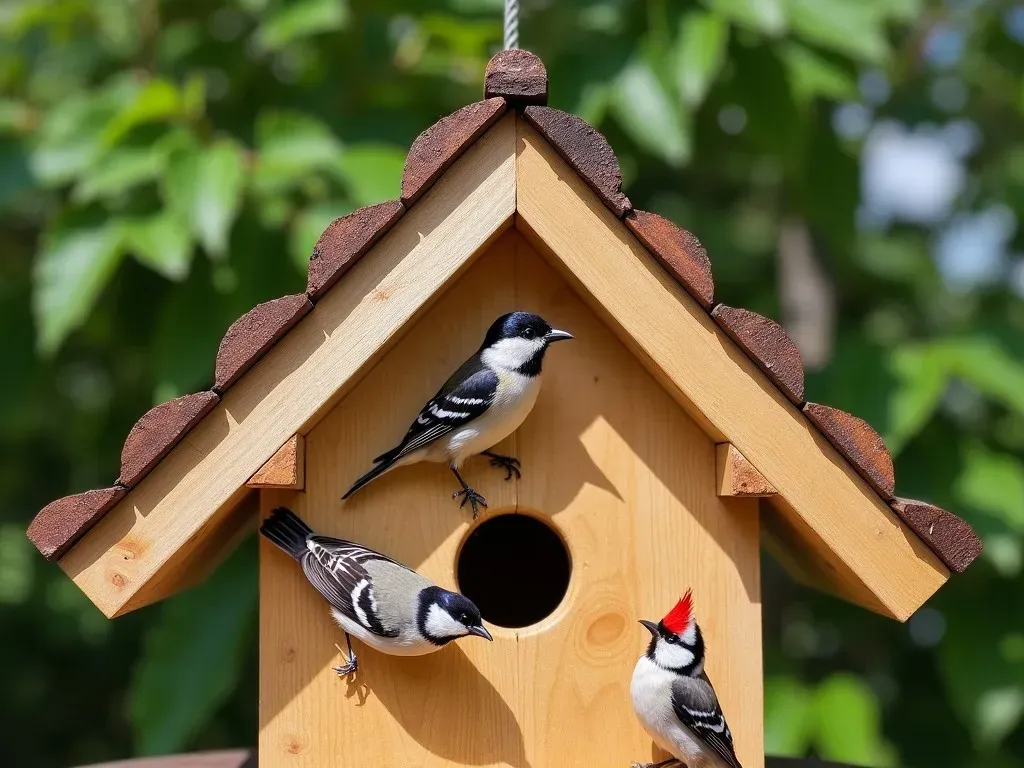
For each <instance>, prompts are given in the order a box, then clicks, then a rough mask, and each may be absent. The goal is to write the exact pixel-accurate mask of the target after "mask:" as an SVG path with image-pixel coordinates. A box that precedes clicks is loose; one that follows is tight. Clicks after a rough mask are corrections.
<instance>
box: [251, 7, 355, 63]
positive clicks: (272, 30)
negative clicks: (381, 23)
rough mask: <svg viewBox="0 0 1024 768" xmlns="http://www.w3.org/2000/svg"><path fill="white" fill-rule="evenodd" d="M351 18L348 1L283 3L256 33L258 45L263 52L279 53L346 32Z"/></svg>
mask: <svg viewBox="0 0 1024 768" xmlns="http://www.w3.org/2000/svg"><path fill="white" fill-rule="evenodd" d="M348 17H349V8H348V2H347V0H295V2H291V3H282V4H281V6H280V7H279V9H278V10H277V11H275V12H274V13H272V14H270V15H269V17H268V18H267V19H266V20H265V21H264V22H263V23H262V24H261V25H260V26H259V29H257V30H256V42H257V44H258V45H259V46H260V48H262V49H263V50H266V51H274V50H278V49H279V48H283V47H284V46H286V45H287V44H288V43H291V42H293V41H295V40H299V39H301V38H304V37H310V36H311V35H319V34H323V33H324V32H332V31H337V30H339V29H343V28H344V27H345V24H346V22H347V21H348Z"/></svg>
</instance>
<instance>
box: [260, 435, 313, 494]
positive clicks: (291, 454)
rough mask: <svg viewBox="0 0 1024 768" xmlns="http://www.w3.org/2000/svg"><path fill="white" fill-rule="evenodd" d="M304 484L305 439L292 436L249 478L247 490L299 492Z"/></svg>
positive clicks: (300, 436) (299, 436)
mask: <svg viewBox="0 0 1024 768" xmlns="http://www.w3.org/2000/svg"><path fill="white" fill-rule="evenodd" d="M305 482H306V438H305V437H303V436H302V435H298V434H295V435H292V436H291V437H289V438H288V441H287V442H286V443H285V444H284V445H282V446H281V447H280V448H278V449H277V453H275V454H274V455H273V456H271V457H270V458H269V459H268V460H267V463H266V464H264V465H263V466H262V467H260V468H259V469H258V470H256V473H255V474H254V475H253V476H252V477H250V478H249V482H247V483H246V486H247V487H249V488H281V489H286V490H290V491H301V490H302V488H303V486H304V485H305Z"/></svg>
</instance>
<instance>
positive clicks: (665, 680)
mask: <svg viewBox="0 0 1024 768" xmlns="http://www.w3.org/2000/svg"><path fill="white" fill-rule="evenodd" d="M640 623H641V624H643V625H644V626H645V627H647V629H648V630H649V631H650V633H651V635H652V637H651V643H650V645H648V646H647V652H646V653H644V655H643V656H641V657H640V659H639V660H638V661H637V663H636V668H635V669H634V670H633V682H632V685H631V686H630V693H631V694H632V697H633V709H634V710H635V711H636V714H637V717H638V718H639V719H640V723H641V724H642V725H643V727H644V729H645V730H646V731H647V733H649V734H650V735H651V738H652V739H654V742H655V743H656V744H657V745H658V746H659V747H661V748H662V749H663V750H665V751H666V752H668V753H669V754H670V755H672V759H671V760H665V761H664V762H661V763H644V764H641V763H633V766H634V768H654V766H655V765H657V766H669V765H685V766H686V768H740V763H739V761H738V760H737V759H736V751H735V749H734V748H733V744H732V732H731V731H730V730H729V726H728V725H726V722H725V716H724V715H723V714H722V708H721V707H720V706H719V704H718V696H716V695H715V689H714V688H712V687H711V681H710V680H708V676H707V675H706V674H705V673H704V638H703V636H702V635H701V632H700V627H698V626H697V621H696V619H694V616H693V596H692V594H691V593H690V590H687V591H686V594H685V595H683V598H682V599H681V600H680V601H679V602H678V603H676V605H675V607H674V608H673V609H672V610H671V611H669V613H668V615H667V616H665V618H663V619H662V620H661V621H659V622H658V623H657V624H655V623H654V622H653V621H643V620H641V621H640Z"/></svg>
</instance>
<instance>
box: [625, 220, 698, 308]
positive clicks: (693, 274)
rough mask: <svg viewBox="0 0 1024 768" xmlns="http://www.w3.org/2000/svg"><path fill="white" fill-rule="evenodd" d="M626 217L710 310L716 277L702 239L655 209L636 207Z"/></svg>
mask: <svg viewBox="0 0 1024 768" xmlns="http://www.w3.org/2000/svg"><path fill="white" fill-rule="evenodd" d="M625 221H626V226H627V227H629V228H630V230H631V231H632V232H633V234H634V235H636V236H637V238H639V240H640V242H642V243H643V244H644V246H645V247H646V248H647V250H648V251H650V252H651V254H652V255H653V256H654V257H655V258H656V259H657V260H658V261H659V262H661V265H662V266H663V267H664V268H665V269H667V270H668V271H669V273H670V274H671V275H672V276H673V277H675V279H676V281H677V282H678V283H679V284H680V285H681V286H683V288H685V289H686V290H687V291H688V292H689V294H690V295H691V296H693V298H695V299H696V300H697V301H698V302H700V305H701V306H702V307H704V309H706V310H709V311H710V309H711V307H713V306H714V303H715V281H714V278H713V277H712V276H711V259H709V258H708V252H707V251H706V250H704V246H703V245H701V244H700V240H698V239H697V237H696V236H695V235H693V234H692V233H690V232H687V231H686V230H685V229H683V228H682V227H677V226H676V225H675V224H673V223H672V222H671V221H669V220H668V219H666V218H665V217H664V216H659V215H658V214H656V213H648V212H647V211H638V210H635V209H634V210H632V211H630V212H629V213H627V214H626V218H625Z"/></svg>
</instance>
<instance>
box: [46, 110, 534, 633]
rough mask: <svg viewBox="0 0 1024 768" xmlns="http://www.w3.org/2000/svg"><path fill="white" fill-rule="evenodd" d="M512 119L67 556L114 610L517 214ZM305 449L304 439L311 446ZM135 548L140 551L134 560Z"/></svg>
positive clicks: (126, 606)
mask: <svg viewBox="0 0 1024 768" xmlns="http://www.w3.org/2000/svg"><path fill="white" fill-rule="evenodd" d="M514 131H515V126H514V122H513V118H512V117H511V116H510V117H509V118H507V119H506V120H504V121H499V122H498V123H497V124H496V125H495V126H494V128H492V129H491V131H490V132H489V133H488V134H487V135H486V136H484V137H483V138H482V139H481V140H480V141H478V142H476V143H475V144H474V145H473V146H472V147H471V148H470V149H469V151H468V152H466V154H464V155H463V156H462V157H461V158H459V160H458V161H457V162H456V163H455V165H453V166H452V168H451V169H450V170H449V172H448V173H447V174H445V176H444V177H443V178H442V179H441V180H440V181H438V183H437V184H435V185H434V186H433V187H432V188H431V190H430V192H428V193H427V194H426V195H424V197H423V199H422V200H420V202H419V203H417V205H416V206H415V208H414V210H413V211H410V212H409V213H408V214H407V215H406V216H405V217H403V218H402V219H401V220H399V222H398V223H397V224H396V225H395V226H394V228H392V229H391V231H390V232H389V233H388V234H387V236H385V238H384V239H383V240H382V241H381V242H380V243H378V244H377V245H376V246H375V247H374V248H373V249H372V251H370V253H368V254H367V255H366V256H365V257H363V258H362V259H360V260H359V262H358V263H357V264H356V265H355V266H354V267H353V268H352V269H351V271H350V272H349V273H348V275H346V277H345V279H344V280H342V281H341V282H340V283H338V284H337V285H336V286H335V287H334V288H333V289H332V290H331V291H330V292H329V293H327V294H326V295H324V296H323V297H322V298H321V299H320V301H319V302H318V303H317V305H316V308H315V309H314V311H313V312H311V313H309V314H308V315H307V316H306V317H305V318H303V319H302V321H300V322H299V324H298V325H297V326H296V327H295V328H294V329H292V331H291V332H290V333H289V334H288V335H287V336H285V337H284V338H283V339H281V341H279V342H278V343H277V344H275V345H274V347H273V348H272V349H271V350H270V351H269V352H268V353H267V354H266V355H265V356H264V357H263V358H262V359H261V360H260V361H259V362H258V363H257V364H256V366H255V367H254V368H253V369H252V370H251V371H249V373H248V374H247V375H246V376H244V377H243V378H242V380H241V381H239V382H238V383H237V384H236V385H235V386H233V387H232V388H231V389H229V390H228V392H227V393H226V394H225V396H224V398H223V400H222V401H221V403H220V404H219V405H218V406H217V407H216V408H215V409H214V410H213V411H212V412H211V413H210V414H209V415H208V416H207V417H206V418H205V419H203V421H202V422H201V423H200V424H198V425H197V426H196V427H195V428H194V429H193V430H192V431H191V432H190V433H189V434H188V435H187V436H186V438H185V440H183V441H182V442H181V443H180V444H179V445H178V446H176V447H175V449H174V450H172V451H171V453H170V454H169V455H168V456H167V457H166V458H165V459H164V460H163V461H162V462H160V464H159V465H158V466H157V467H156V468H155V469H154V471H153V472H152V473H150V475H149V476H148V477H146V479H145V480H144V481H143V482H142V483H141V484H140V485H139V486H138V487H137V488H135V489H134V490H133V491H132V492H131V493H130V494H128V496H127V497H125V499H123V500H122V501H121V502H120V503H119V504H118V505H117V506H116V507H115V508H114V509H112V510H111V511H110V512H108V513H107V514H106V515H105V516H104V518H103V519H102V520H101V521H100V522H99V523H97V525H96V526H95V527H94V528H93V529H92V530H91V531H90V532H89V533H88V534H87V535H86V536H85V537H84V538H83V539H82V540H81V541H80V542H79V543H78V544H77V545H76V546H75V547H73V548H72V549H71V551H69V552H68V553H67V554H66V555H65V556H64V557H62V558H61V560H60V565H61V567H62V568H63V569H64V571H65V572H66V573H67V574H68V575H69V576H71V577H72V578H73V579H74V580H75V583H76V584H78V585H79V587H80V588H81V589H82V590H83V591H84V592H85V593H86V594H87V595H88V596H89V598H90V599H91V600H92V601H93V602H94V603H96V605H97V606H98V607H99V608H100V609H101V610H102V611H103V612H104V613H105V614H107V615H108V616H113V615H117V614H119V613H122V612H124V611H126V610H131V609H132V608H133V607H137V605H139V604H145V602H146V601H147V599H148V598H149V596H148V595H147V594H146V592H145V589H146V585H147V584H148V583H149V582H150V581H152V580H154V579H156V580H157V581H159V576H160V572H161V570H162V568H163V567H164V565H165V564H167V563H168V561H170V560H171V559H172V558H176V557H187V554H188V550H190V549H191V548H194V547H195V546H197V544H198V543H199V542H198V540H197V539H196V538H195V537H196V535H197V533H198V532H199V531H200V530H203V529H204V527H205V526H207V525H210V524H211V523H212V522H213V521H214V520H215V519H216V518H217V517H218V516H219V515H221V514H223V513H225V512H226V511H227V510H229V509H231V508H232V507H233V505H235V504H237V502H238V500H239V498H240V493H241V492H244V490H245V488H244V486H245V483H246V481H247V480H248V479H249V478H250V477H252V474H253V472H255V471H256V470H257V469H259V468H260V467H261V466H263V464H264V463H266V461H267V459H269V458H270V457H271V456H272V455H273V454H274V453H275V452H276V451H277V449H278V448H280V447H281V445H282V444H283V443H284V442H285V441H286V440H287V439H288V438H289V437H291V436H292V435H293V434H295V433H296V432H302V433H304V434H308V431H309V428H311V427H312V425H313V424H315V423H316V422H317V421H318V420H319V419H320V418H321V416H322V415H323V414H325V413H326V412H327V411H328V410H329V409H330V407H331V405H333V404H334V403H335V402H337V400H338V399H339V398H340V397H341V396H342V395H343V394H344V392H345V391H347V389H348V388H349V387H351V386H352V385H353V384H354V383H355V382H356V381H358V380H359V378H361V376H362V375H363V373H364V372H365V371H366V370H368V369H369V368H370V367H371V366H372V365H373V363H374V362H375V361H376V360H377V359H378V358H379V356H380V355H382V354H383V353H384V352H385V351H386V350H387V349H388V348H389V347H390V345H391V344H393V343H394V341H395V340H396V339H397V338H398V337H400V336H401V335H402V333H403V332H404V331H405V329H406V328H407V326H408V325H409V322H410V320H412V319H413V318H414V317H415V316H416V314H417V313H418V312H420V311H421V310H422V309H423V308H424V307H425V306H428V305H430V304H431V303H432V302H433V301H434V299H435V298H436V296H437V295H438V293H439V292H440V290H441V289H442V288H443V287H444V286H445V285H447V284H448V282H449V281H450V280H452V279H453V278H454V277H456V276H457V275H458V274H459V273H460V272H461V271H462V270H463V269H464V268H465V267H466V266H467V265H468V264H469V263H470V262H471V261H472V259H473V258H474V257H475V255H476V254H477V253H478V252H479V251H480V250H481V248H482V247H484V246H485V245H486V244H487V243H489V242H490V241H491V240H492V239H493V238H494V237H496V236H497V235H498V234H499V233H500V232H501V231H503V230H504V229H506V228H507V227H508V226H509V224H510V223H511V218H512V215H513V213H514V211H515V157H514V142H515V136H514ZM307 447H308V446H307ZM126 551H130V552H131V557H130V558H128V559H126V558H125V554H126Z"/></svg>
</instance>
